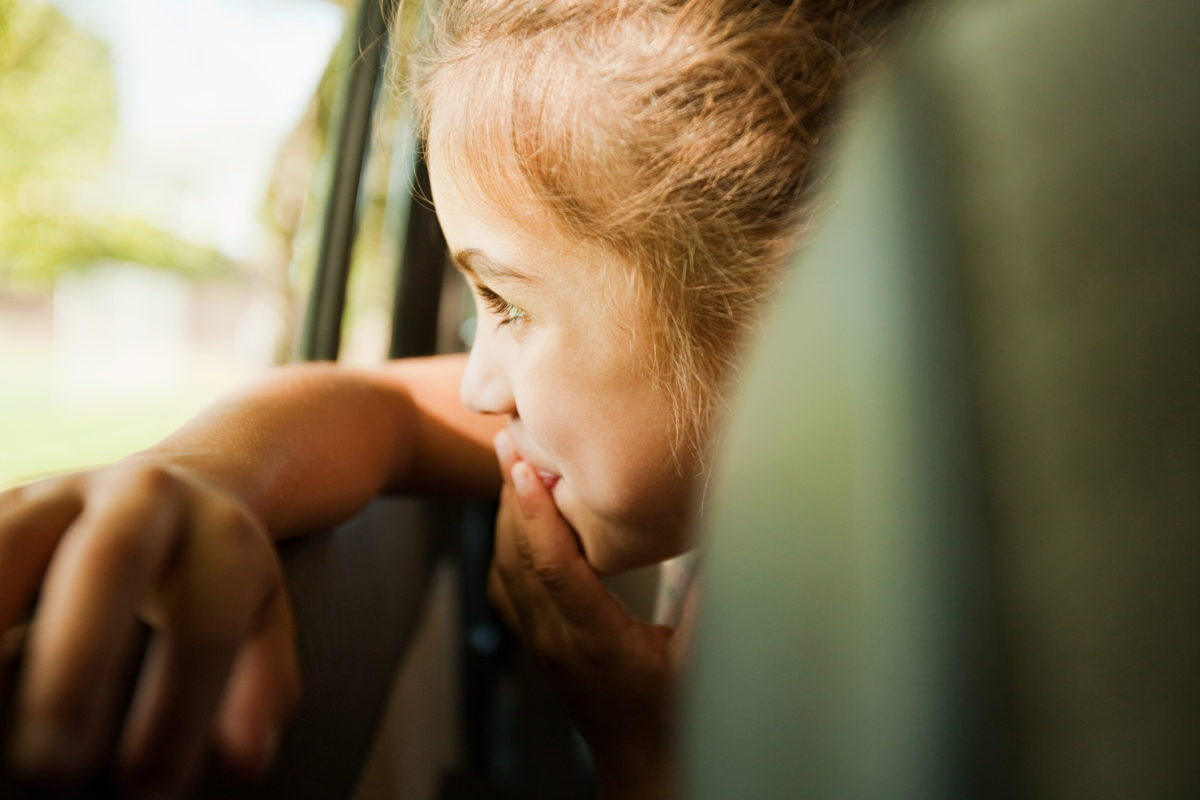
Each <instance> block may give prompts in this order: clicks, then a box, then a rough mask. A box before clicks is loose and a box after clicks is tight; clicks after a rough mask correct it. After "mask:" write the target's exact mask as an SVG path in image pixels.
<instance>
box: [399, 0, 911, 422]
mask: <svg viewBox="0 0 1200 800" xmlns="http://www.w3.org/2000/svg"><path fill="white" fill-rule="evenodd" d="M886 5H888V2H887V0H858V1H857V2H855V0H843V1H842V2H836V0H815V1H814V0H800V1H799V2H795V3H792V4H790V5H788V4H780V3H774V2H768V1H767V0H757V1H755V0H741V1H740V2H734V1H733V0H690V1H689V2H683V1H682V0H679V1H676V2H672V1H671V0H628V1H626V0H605V1H604V2H585V1H584V0H444V2H442V3H441V8H440V9H439V13H438V17H437V19H436V21H435V23H434V25H433V27H432V30H431V32H430V34H429V35H428V36H426V37H425V38H424V40H423V43H422V44H419V45H418V47H417V49H416V50H415V52H414V53H413V54H412V56H411V57H410V60H409V75H410V91H411V92H412V93H413V96H414V97H415V99H416V102H417V107H418V110H419V113H420V119H421V121H422V127H423V130H424V131H425V132H428V125H429V121H430V116H431V113H432V109H433V107H434V105H435V104H440V105H452V107H453V108H454V109H455V113H454V114H453V119H454V123H453V130H452V135H454V136H456V137H461V138H460V139H459V141H458V142H457V143H456V144H457V145H459V146H457V147H455V152H456V153H458V154H460V155H461V156H462V157H463V158H465V159H467V161H466V162H465V163H464V166H465V167H466V169H467V171H468V172H469V173H470V174H471V176H472V179H473V180H474V181H475V182H476V185H477V187H478V188H480V189H481V190H482V191H483V194H484V196H485V197H486V199H487V200H488V201H489V202H490V203H492V204H493V205H494V206H496V207H497V208H500V209H504V208H505V207H506V197H511V196H513V194H514V192H527V193H528V192H531V193H532V197H534V198H535V199H536V200H537V201H539V203H540V204H541V205H542V206H543V207H544V208H545V209H546V210H547V211H548V212H549V217H550V219H551V220H552V222H553V223H554V224H556V225H557V226H558V227H559V228H560V229H561V230H562V231H563V232H564V233H565V234H567V235H568V236H571V237H577V238H578V239H580V240H583V241H586V242H589V243H590V244H592V245H595V246H597V247H598V248H599V249H600V250H601V251H602V252H608V253H612V254H613V255H615V256H617V257H618V259H619V260H620V261H621V262H623V263H626V264H631V265H633V267H634V275H633V276H632V280H633V282H634V285H635V286H637V287H638V289H639V290H640V291H641V292H643V293H644V294H645V295H647V296H648V297H649V298H650V300H651V302H652V304H653V305H652V306H651V307H652V308H654V309H655V320H654V322H653V323H652V329H651V330H650V331H648V332H646V333H647V335H648V336H649V338H650V342H651V343H652V345H653V346H652V347H650V348H647V350H648V351H649V352H650V353H651V355H650V356H649V358H648V359H647V363H646V367H647V369H650V370H652V371H653V374H654V375H656V376H658V379H659V380H660V381H661V383H662V385H663V387H664V388H665V389H666V391H667V392H668V393H669V395H670V397H671V398H672V401H673V406H674V412H675V418H676V422H677V425H676V429H677V433H678V434H679V437H680V440H679V441H680V442H681V443H683V442H689V443H692V444H694V445H699V444H700V442H702V441H703V440H704V438H705V433H706V431H707V430H708V427H709V424H710V422H711V421H712V419H713V416H714V414H715V413H716V412H717V411H718V410H719V409H720V408H721V397H722V394H723V392H722V388H723V386H724V384H725V382H726V381H728V380H729V379H730V377H731V375H733V374H734V372H735V365H736V361H737V352H738V345H739V343H741V342H742V341H743V340H744V339H745V338H746V334H747V332H748V331H749V330H751V329H752V328H753V327H754V326H755V324H756V322H757V320H758V318H759V316H760V310H761V308H762V306H763V305H764V303H763V301H764V299H765V297H766V296H767V295H768V294H769V293H770V292H771V290H772V289H773V288H774V286H775V285H776V282H777V279H778V273H779V270H780V266H781V263H782V260H783V256H784V255H785V254H786V253H787V252H788V251H789V250H790V249H791V247H792V245H793V242H794V237H795V235H796V232H797V230H798V227H797V226H798V222H799V221H800V220H801V218H802V216H803V204H802V201H803V200H804V196H805V190H806V187H807V186H808V184H809V182H810V176H811V172H812V168H813V162H814V158H813V156H814V152H815V151H816V149H817V147H818V145H819V143H820V142H821V140H822V138H823V136H824V135H825V132H826V130H827V128H828V118H829V115H830V109H831V104H832V101H833V99H834V97H835V94H836V93H837V91H838V89H839V88H840V85H841V83H842V82H843V79H844V76H845V74H846V72H847V69H848V65H849V63H850V61H851V60H852V58H853V57H854V56H855V55H857V54H858V53H861V52H863V51H864V50H865V49H866V44H867V42H868V40H867V38H866V37H865V36H864V31H865V30H866V28H865V26H864V23H865V21H866V20H867V19H868V18H869V17H870V16H871V15H872V14H874V13H875V12H876V11H877V10H879V9H880V8H881V7H883V6H886ZM439 113H441V112H439ZM514 168H515V169H514Z"/></svg>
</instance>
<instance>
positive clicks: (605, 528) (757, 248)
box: [0, 0, 886, 797]
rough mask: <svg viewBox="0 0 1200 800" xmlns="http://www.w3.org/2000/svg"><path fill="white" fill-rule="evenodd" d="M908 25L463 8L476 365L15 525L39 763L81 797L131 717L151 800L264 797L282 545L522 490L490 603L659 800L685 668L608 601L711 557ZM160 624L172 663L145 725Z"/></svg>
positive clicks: (43, 508)
mask: <svg viewBox="0 0 1200 800" xmlns="http://www.w3.org/2000/svg"><path fill="white" fill-rule="evenodd" d="M885 4H886V3H885V2H884V0H874V1H873V2H864V1H863V0H858V2H855V1H854V0H845V2H835V0H821V1H819V2H812V1H811V0H806V1H805V2H797V3H794V4H792V5H787V4H781V3H773V2H767V1H766V0H740V1H737V0H691V1H690V2H675V1H671V0H659V1H657V2H655V1H653V0H650V1H647V2H630V3H626V2H615V1H614V2H604V3H586V2H579V1H578V0H544V1H543V2H522V1H521V0H447V1H446V2H443V3H442V4H441V9H440V11H439V18H438V20H437V22H436V24H435V25H434V28H433V33H432V34H431V35H430V36H429V37H428V39H427V40H426V41H425V42H424V43H423V44H422V45H421V46H420V47H419V49H418V50H417V51H416V52H415V53H414V54H413V56H412V61H411V73H412V76H413V88H412V92H413V96H414V97H415V99H416V102H417V106H418V109H419V111H420V120H421V125H422V130H423V132H424V134H425V138H426V140H427V142H428V159H429V166H430V173H431V178H432V187H433V200H434V202H435V204H436V208H437V214H438V218H439V220H440V222H441V225H442V228H443V231H444V233H445V236H446V241H447V243H448V245H449V248H450V252H451V254H452V257H453V259H454V262H455V263H456V264H457V265H458V267H459V269H460V270H461V271H462V273H463V275H464V276H465V277H466V279H467V280H468V281H469V283H470V284H471V285H472V286H473V288H474V291H475V294H476V305H477V309H478V313H479V323H478V326H477V333H476V337H475V341H474V344H473V346H472V348H471V352H470V354H469V356H457V355H455V356H445V357H436V358H429V359H416V360H408V361H402V362H396V363H392V364H389V365H387V366H384V367H381V368H379V369H377V370H374V371H352V370H349V369H345V368H339V367H335V366H330V365H303V366H294V367H289V368H285V369H282V370H280V371H278V372H277V373H276V374H274V375H273V376H271V377H269V378H268V379H267V380H265V381H263V382H262V383H260V384H259V385H256V386H254V387H252V388H250V389H248V390H246V391H244V392H243V393H241V394H240V395H238V396H235V397H232V398H230V399H227V400H226V401H224V402H222V403H220V404H218V405H216V406H215V407H213V408H211V409H210V410H209V411H207V412H206V413H204V414H202V415H201V416H200V417H198V418H197V419H195V420H194V421H192V422H191V423H189V424H188V425H186V426H185V427H184V428H182V429H181V430H179V431H178V432H177V433H175V434H173V435H172V436H170V437H168V438H167V439H166V440H164V441H163V442H161V443H160V444H158V445H156V446H155V447H153V448H151V449H149V450H146V451H144V452H141V453H138V454H136V455H133V456H131V457H129V458H127V459H125V460H124V461H122V462H120V463H118V464H116V465H114V466H112V467H108V468H105V469H100V470H95V471H92V472H87V473H83V474H77V475H70V476H65V477H60V478H53V479H50V480H46V481H42V482H40V483H37V484H33V485H30V486H27V487H23V488H20V489H16V490H13V491H11V492H8V493H7V494H5V495H3V496H0V576H2V577H0V631H9V633H8V634H5V637H6V641H7V642H8V644H6V645H5V646H6V648H8V649H15V645H13V644H12V643H13V642H15V641H16V640H17V638H18V637H19V632H20V631H21V630H22V629H21V628H20V627H19V623H20V622H21V619H22V615H23V614H24V613H25V612H26V611H27V609H28V608H29V607H30V605H31V604H32V602H33V598H34V597H35V595H37V596H38V599H37V611H36V616H35V618H34V623H33V626H32V628H31V630H32V633H31V634H30V635H28V637H27V639H28V641H27V646H26V648H25V649H26V654H25V665H24V668H23V670H22V682H21V684H20V685H19V686H18V687H16V689H15V699H14V701H13V709H12V713H13V720H14V721H13V727H12V736H11V751H12V753H11V755H12V758H13V759H14V761H15V762H16V763H17V764H18V765H19V766H20V768H22V769H23V770H25V771H27V772H30V773H33V774H35V775H50V776H56V777H59V778H67V779H70V778H72V777H76V776H81V775H85V774H87V773H88V772H89V771H90V770H93V769H95V767H96V765H97V762H98V761H99V760H100V759H101V757H102V754H103V753H105V752H107V750H106V748H107V746H108V743H107V742H106V741H105V735H104V732H105V731H107V730H110V729H111V728H112V723H111V720H112V719H116V718H117V717H116V715H117V714H118V713H126V717H125V721H124V724H123V727H122V731H121V735H120V743H119V747H118V750H117V759H118V762H119V764H120V768H121V769H122V771H123V772H124V773H125V774H126V776H127V777H128V779H129V781H130V783H131V784H134V785H142V786H151V787H153V788H154V789H155V790H159V791H163V792H166V793H174V792H177V791H179V789H180V787H182V786H184V785H186V784H187V782H188V780H189V779H190V776H191V774H192V772H193V769H194V767H195V765H196V764H197V763H198V760H199V757H200V755H201V754H202V752H203V751H204V749H205V747H206V744H207V742H208V741H209V738H210V732H211V733H212V741H214V742H215V745H216V746H217V748H218V749H219V750H220V751H221V753H222V754H223V755H224V756H225V757H226V758H227V759H228V760H229V761H231V762H232V763H234V764H235V765H240V766H242V767H243V768H245V769H247V770H251V771H253V770H256V769H262V768H263V767H265V765H266V764H267V763H269V761H270V759H271V756H272V749H273V746H274V742H275V741H276V738H277V735H278V730H279V726H280V725H281V724H282V721H283V720H284V719H285V717H286V715H287V711H288V709H289V707H290V706H291V705H292V704H293V703H294V701H295V698H296V696H297V693H298V691H299V690H298V683H299V681H298V678H297V674H298V671H297V668H296V662H295V653H294V645H293V634H292V628H291V620H290V614H289V611H288V608H287V603H286V601H285V594H284V592H283V590H282V586H281V577H280V572H279V568H278V564H277V561H276V558H275V554H274V549H273V546H272V541H273V540H275V539H279V538H282V537H286V536H289V535H293V534H297V533H302V532H304V531H306V530H311V529H315V528H319V527H322V526H327V525H329V524H332V523H335V522H338V521H341V520H342V519H344V518H346V517H347V516H349V515H350V514H352V513H353V512H354V511H355V510H357V509H358V508H359V507H361V506H362V505H363V504H364V503H366V502H367V501H368V500H369V499H370V498H371V497H372V496H374V495H376V494H377V493H379V492H381V491H398V492H430V491H453V492H457V493H464V492H467V493H475V494H479V495H490V496H496V495H497V494H499V497H500V512H499V517H498V520H497V529H496V556H495V563H494V565H493V571H492V578H491V583H490V594H491V597H492V599H493V601H494V603H495V604H496V606H497V608H498V609H499V610H500V612H501V614H502V615H503V616H504V618H505V619H506V620H507V621H508V622H509V624H511V625H512V626H513V627H514V629H515V630H516V631H517V632H518V633H519V634H520V635H521V637H522V638H523V639H524V640H525V641H526V643H527V644H528V645H529V646H530V647H532V648H533V649H534V650H535V651H536V652H537V653H539V654H540V655H541V656H542V657H543V658H544V659H545V660H546V661H547V662H548V663H549V664H550V666H551V668H552V671H553V673H554V674H555V675H556V676H557V677H558V678H559V679H560V682H561V683H562V686H563V689H564V691H565V694H566V697H567V699H568V703H569V705H570V707H571V710H572V713H573V715H574V716H575V718H576V721H577V722H578V724H579V727H580V730H581V731H582V732H583V734H584V735H585V737H586V738H587V739H588V741H589V744H590V745H591V747H592V749H593V753H594V755H595V760H596V766H597V776H598V780H599V783H600V788H601V790H602V792H604V793H608V794H614V795H618V796H622V797H635V796H638V795H639V794H644V795H647V796H657V795H659V794H661V793H663V792H664V791H665V786H666V782H667V780H668V778H669V773H668V771H667V766H668V764H669V759H668V757H667V756H668V753H669V742H668V737H667V731H668V730H669V726H668V724H667V719H668V713H667V709H668V704H667V698H668V695H669V692H668V689H669V686H670V680H669V679H670V675H671V672H672V668H673V666H672V665H673V663H674V659H675V658H676V657H677V656H676V652H677V650H678V645H677V643H676V644H673V643H672V632H671V630H670V629H668V628H665V627H660V626H653V625H649V624H646V623H642V622H639V621H637V620H635V619H633V618H632V617H630V616H629V615H628V614H626V613H625V612H624V610H623V609H622V608H621V606H620V604H619V603H617V601H616V600H615V599H613V598H612V597H611V596H610V595H608V593H607V592H606V591H605V589H604V587H603V584H601V583H600V582H599V578H598V575H601V574H611V573H615V572H620V571H622V570H627V569H630V568H633V567H638V566H643V565H647V564H652V563H655V562H658V561H661V560H663V559H666V558H668V557H671V556H674V555H676V554H679V553H680V552H682V551H684V550H685V549H687V547H688V546H689V531H690V529H691V525H692V523H693V521H694V518H695V508H696V506H697V504H698V498H699V496H700V493H701V489H702V487H703V482H704V479H705V475H706V473H707V458H708V455H709V450H710V443H711V439H712V437H711V430H712V427H713V425H714V422H715V421H716V419H717V418H718V417H719V414H720V408H721V392H722V387H723V386H724V385H725V384H726V383H727V382H728V381H729V380H730V378H731V376H732V373H733V366H734V364H735V363H736V360H737V353H738V346H739V344H740V343H741V342H742V341H744V340H745V338H746V335H747V332H748V331H750V330H751V329H752V328H753V326H754V324H755V322H756V320H757V319H758V316H759V313H760V310H761V309H760V307H761V306H762V305H763V301H764V298H766V297H767V296H768V294H769V293H770V291H771V289H772V287H773V286H774V285H775V281H776V278H777V275H776V273H777V268H778V265H779V263H780V260H781V256H782V255H783V254H785V253H786V252H787V251H788V250H789V249H790V248H791V246H792V245H793V236H794V233H795V231H796V228H797V223H798V221H799V220H800V219H801V218H802V209H803V206H802V203H801V201H802V200H803V198H804V196H805V190H806V188H807V186H808V184H809V182H810V172H811V167H812V162H813V153H814V150H815V148H816V146H817V144H818V142H819V141H820V139H821V138H822V136H823V133H824V131H825V128H826V121H827V117H828V115H829V109H830V103H831V98H832V96H833V93H834V91H835V90H836V89H837V87H838V86H839V85H840V82H841V80H842V77H843V75H844V73H845V71H846V67H847V61H848V59H849V58H850V57H851V56H852V55H854V54H856V53H858V52H860V51H861V50H862V49H863V46H864V41H865V38H864V30H865V28H864V27H863V26H864V25H865V23H866V22H867V20H868V17H870V16H871V15H873V14H874V13H875V12H876V11H877V10H878V9H879V8H880V7H882V6H884V5H885ZM498 465H499V469H498V468H497V466H498ZM138 618H141V619H142V620H145V621H147V622H149V623H150V625H151V626H152V628H153V629H154V631H155V638H154V642H153V644H152V646H151V649H150V651H149V654H148V656H147V659H148V660H147V665H146V668H145V670H144V672H143V673H142V677H141V679H140V684H139V687H138V690H137V693H136V694H135V696H134V699H133V702H132V705H131V707H130V709H129V710H128V712H121V710H120V709H118V708H117V707H116V704H115V703H114V701H113V698H114V697H118V696H119V693H118V689H119V682H120V674H121V669H122V664H123V659H124V658H125V653H126V651H127V649H128V648H129V646H130V644H129V643H130V639H131V636H132V632H133V630H134V627H135V620H136V619H138ZM675 638H676V639H678V637H675ZM3 679H4V676H3V674H0V680H3ZM4 691H6V689H5V687H0V692H4ZM214 717H215V728H214V722H213V720H214Z"/></svg>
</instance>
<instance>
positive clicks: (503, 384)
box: [458, 319, 517, 414]
mask: <svg viewBox="0 0 1200 800" xmlns="http://www.w3.org/2000/svg"><path fill="white" fill-rule="evenodd" d="M490 327H491V326H490V324H489V321H488V320H485V319H480V320H479V322H478V325H477V327H476V330H475V341H474V342H473V343H472V344H471V354H470V356H469V357H468V358H467V368H466V370H465V371H464V372H463V376H462V383H461V384H460V385H459V389H458V391H459V396H460V397H461V398H462V401H463V405H465V406H466V407H467V408H469V409H471V410H472V411H474V412H476V413H479V414H516V412H517V408H516V402H515V400H514V399H513V391H512V384H511V382H510V381H509V375H508V369H507V368H506V353H505V352H504V350H505V345H506V344H508V342H506V341H505V340H504V339H503V337H498V336H496V335H495V331H493V330H490Z"/></svg>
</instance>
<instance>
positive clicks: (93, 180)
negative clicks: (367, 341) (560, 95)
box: [0, 0, 355, 487]
mask: <svg viewBox="0 0 1200 800" xmlns="http://www.w3.org/2000/svg"><path fill="white" fill-rule="evenodd" d="M354 16H355V15H354V13H352V11H350V10H347V8H345V7H344V5H343V4H339V3H335V2H330V1H329V0H260V1H259V2H253V3H246V2H242V1H241V0H208V2H205V3H190V2H186V1H185V0H161V2H156V3H152V4H145V3H140V2H134V0H113V2H108V3H104V4H95V3H90V2H84V1H83V0H53V1H52V2H47V1H46V0H0V87H2V88H0V441H2V442H4V446H3V447H0V487H2V486H6V485H9V484H13V483H19V482H22V481H24V480H26V479H29V478H32V477H36V476H38V475H42V474H47V473H51V472H58V471H62V470H67V469H73V468H78V467H83V466H87V465H90V464H96V463H102V462H108V461H112V460H114V459H116V458H119V457H121V456H122V455H125V454H127V453H129V452H131V451H134V450H137V449H139V448H141V447H145V446H147V445H149V444H151V443H153V442H154V441H155V440H157V439H158V438H160V437H161V436H162V435H164V434H166V433H167V432H169V431H170V430H172V429H173V428H175V427H177V426H178V425H179V424H180V423H181V422H182V421H184V420H185V419H186V418H187V417H189V416H191V415H192V414H194V413H195V412H196V411H197V410H198V409H199V408H201V407H202V406H204V405H205V404H207V403H209V402H211V401H212V399H213V398H214V397H216V396H218V395H219V394H221V393H223V392H226V391H228V390H229V389H231V388H233V387H234V386H236V385H238V384H240V383H243V382H245V381H247V380H249V379H251V378H252V377H253V376H255V375H257V374H258V373H260V372H262V371H264V370H266V369H267V368H269V367H270V366H272V365H274V364H277V363H280V362H282V361H285V360H288V359H290V358H292V357H294V354H295V352H296V350H297V342H298V341H299V339H300V331H301V328H302V326H303V321H304V316H305V307H306V304H307V301H308V294H309V291H310V290H309V286H310V285H311V280H312V275H313V267H312V266H311V264H312V263H313V261H314V259H315V251H316V249H317V247H318V243H319V239H320V234H319V229H320V225H321V222H322V220H321V214H320V209H321V208H322V207H323V204H324V202H325V195H326V193H327V188H326V187H327V183H328V182H327V180H325V178H326V175H327V173H328V170H329V165H328V161H329V156H328V150H329V148H328V142H329V139H330V129H331V118H332V116H333V115H334V113H335V109H334V105H335V103H334V102H333V98H334V96H335V91H334V89H335V87H336V85H337V82H338V81H339V79H340V73H341V71H343V70H344V69H345V67H344V65H345V63H347V62H348V61H349V60H350V59H346V58H339V53H340V52H342V51H344V49H345V47H346V46H347V42H348V40H349V39H350V38H351V37H350V35H349V32H348V27H349V26H350V25H351V24H352V23H353V20H354ZM339 44H342V45H343V47H342V48H341V50H339Z"/></svg>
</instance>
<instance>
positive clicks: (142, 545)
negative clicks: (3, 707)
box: [13, 471, 182, 779]
mask: <svg viewBox="0 0 1200 800" xmlns="http://www.w3.org/2000/svg"><path fill="white" fill-rule="evenodd" d="M127 480H128V483H126V482H125V481H127ZM111 481H112V485H110V486H108V487H105V488H107V489H110V490H111V491H99V492H97V497H96V498H95V500H94V502H92V503H91V504H89V506H88V507H87V508H86V509H85V510H84V511H83V513H82V514H81V515H80V516H79V517H78V518H77V519H76V520H75V521H74V523H73V524H72V526H71V528H70V529H69V531H68V532H67V534H66V535H65V536H64V537H63V538H62V541H61V542H60V544H59V547H58V549H57V550H56V552H55V555H54V559H53V562H52V564H51V565H50V568H49V572H48V573H47V575H46V578H45V582H44V584H43V587H42V594H41V597H40V599H39V601H38V608H37V612H36V616H35V618H34V626H33V633H32V635H31V637H30V640H29V643H28V651H27V653H26V660H25V665H24V667H23V669H22V674H21V679H20V681H21V682H20V685H19V687H18V690H17V696H16V702H15V705H16V720H15V724H14V732H13V757H14V760H15V761H16V762H17V764H18V766H19V767H20V768H21V769H22V770H23V771H26V772H28V773H30V774H33V775H50V774H56V775H60V776H64V777H66V778H68V779H77V778H79V777H82V775H84V774H85V773H87V772H89V771H91V770H92V769H94V768H95V767H96V765H97V763H98V761H99V760H100V758H102V756H103V752H104V748H105V745H106V741H105V740H106V733H107V731H109V730H111V728H112V725H113V718H114V715H115V714H117V713H118V711H119V708H118V702H119V698H120V696H121V694H122V692H121V691H120V688H121V686H122V684H123V675H122V671H123V668H125V667H126V666H127V664H128V659H129V657H130V652H131V651H132V650H133V648H134V643H135V641H136V638H135V637H136V634H137V630H138V623H137V620H136V617H135V615H134V611H135V608H136V605H137V603H138V602H139V600H140V598H141V597H142V596H143V595H144V593H145V591H146V588H147V587H148V586H149V585H150V584H151V582H152V580H153V579H154V577H155V576H156V575H157V574H158V572H159V571H160V570H161V568H162V565H163V564H164V563H165V562H166V560H167V559H168V557H169V555H170V554H171V553H172V551H173V548H174V544H175V540H176V535H175V530H176V529H177V528H178V525H177V522H178V519H179V515H180V512H181V511H182V504H181V502H180V498H179V496H178V494H177V493H176V492H173V491H172V489H173V487H172V481H171V479H170V478H169V476H166V475H165V474H162V473H158V472H149V471H146V472H140V473H138V474H137V475H124V474H122V475H114V476H113V477H112V479H111ZM118 481H120V482H121V485H120V486H118V485H116V484H117V482H118ZM142 492H151V493H153V494H154V495H155V496H156V497H159V498H161V500H160V502H158V503H155V504H145V503H143V502H139V501H138V496H139V494H141V493H142Z"/></svg>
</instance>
